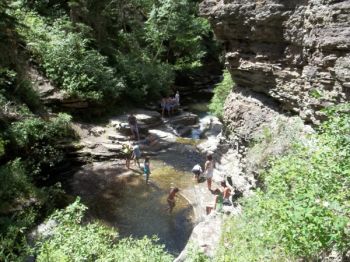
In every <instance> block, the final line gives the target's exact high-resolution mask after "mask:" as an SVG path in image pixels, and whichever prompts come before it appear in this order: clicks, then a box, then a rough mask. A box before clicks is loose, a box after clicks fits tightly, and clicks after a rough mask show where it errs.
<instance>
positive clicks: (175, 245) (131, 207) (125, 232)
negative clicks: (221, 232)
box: [72, 167, 193, 256]
mask: <svg viewBox="0 0 350 262" xmlns="http://www.w3.org/2000/svg"><path fill="white" fill-rule="evenodd" d="M156 170H157V169H156ZM156 170H154V171H155V174H154V176H153V174H152V175H151V183H150V184H149V185H147V184H146V183H145V180H144V178H143V176H142V175H139V174H138V173H135V174H134V175H125V176H124V175H122V176H116V174H117V173H118V172H120V170H118V167H116V168H115V169H114V168H106V169H103V168H101V169H97V170H96V169H94V170H93V172H91V171H90V172H86V171H85V172H82V173H80V174H76V175H75V178H74V179H73V182H72V187H73V191H74V194H76V195H80V196H81V198H82V200H83V201H84V203H85V204H87V205H88V207H89V210H88V219H98V220H100V221H101V222H103V223H105V224H107V225H109V226H112V227H116V228H118V232H119V234H120V236H121V237H128V236H133V237H134V238H142V237H143V236H149V237H151V236H153V235H156V236H157V237H158V238H159V242H160V243H161V244H164V245H165V247H166V249H167V250H168V251H169V252H170V253H172V254H173V255H175V256H176V255H178V254H179V253H180V252H181V251H182V249H183V248H184V247H185V245H186V243H187V241H188V238H189V236H190V234H191V232H192V229H193V223H192V221H193V209H192V207H191V206H190V205H189V203H188V202H187V201H186V200H185V199H184V198H183V197H181V195H179V197H178V198H177V199H176V206H175V208H174V210H173V213H172V214H169V212H168V211H166V208H167V207H168V205H167V201H166V198H167V195H168V193H169V188H170V185H171V184H172V183H173V182H172V180H171V179H170V180H169V179H166V178H164V177H163V176H162V175H161V174H159V175H157V172H156ZM123 171H124V172H125V170H123ZM181 175H183V174H181ZM167 177H168V178H170V176H167ZM183 185H184V184H183ZM184 186H185V185H184Z"/></svg>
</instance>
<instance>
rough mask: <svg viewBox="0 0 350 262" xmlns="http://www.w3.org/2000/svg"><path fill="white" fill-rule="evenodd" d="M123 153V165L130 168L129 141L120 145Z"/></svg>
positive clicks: (130, 150)
mask: <svg viewBox="0 0 350 262" xmlns="http://www.w3.org/2000/svg"><path fill="white" fill-rule="evenodd" d="M122 151H123V155H124V158H125V166H126V167H127V169H130V159H131V156H132V147H131V145H130V141H129V142H128V143H126V144H124V145H123V146H122Z"/></svg>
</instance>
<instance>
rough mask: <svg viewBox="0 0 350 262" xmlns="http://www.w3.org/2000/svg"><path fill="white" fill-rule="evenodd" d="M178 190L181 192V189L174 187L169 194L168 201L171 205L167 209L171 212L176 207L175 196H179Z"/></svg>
mask: <svg viewBox="0 0 350 262" xmlns="http://www.w3.org/2000/svg"><path fill="white" fill-rule="evenodd" d="M177 192H179V189H178V188H177V187H174V188H173V189H171V190H170V193H169V195H168V198H167V202H168V205H169V207H168V208H167V209H166V210H169V213H171V212H172V211H173V209H174V207H175V197H177V195H176V193H177Z"/></svg>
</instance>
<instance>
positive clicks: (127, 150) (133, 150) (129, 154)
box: [123, 143, 180, 213]
mask: <svg viewBox="0 0 350 262" xmlns="http://www.w3.org/2000/svg"><path fill="white" fill-rule="evenodd" d="M123 153H124V156H125V166H126V167H127V168H128V169H130V161H131V159H133V160H134V164H135V166H136V165H137V166H138V167H139V168H141V165H140V158H141V150H140V146H139V145H138V144H134V146H131V144H130V143H126V144H124V145H123ZM143 174H144V176H145V180H146V184H149V177H150V174H151V164H150V157H148V156H146V157H145V161H144V162H143ZM179 191H180V190H179V188H178V187H174V188H171V190H170V193H169V195H168V197H167V202H168V205H169V207H168V208H167V210H168V211H169V213H171V212H172V211H173V209H174V207H175V197H176V196H177V195H176V193H178V192H179Z"/></svg>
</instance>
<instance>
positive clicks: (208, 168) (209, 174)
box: [204, 154, 214, 191]
mask: <svg viewBox="0 0 350 262" xmlns="http://www.w3.org/2000/svg"><path fill="white" fill-rule="evenodd" d="M213 172H214V163H213V155H212V154H208V155H207V161H206V162H205V164H204V173H205V175H206V178H207V185H208V189H209V190H210V191H212V189H211V182H212V178H213Z"/></svg>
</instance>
